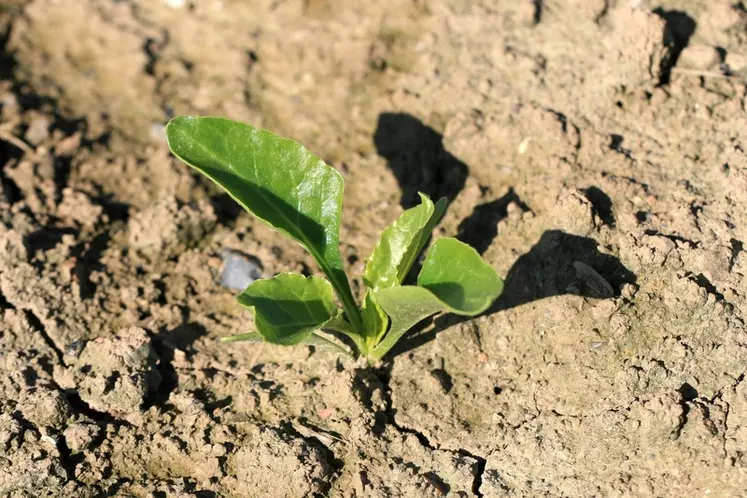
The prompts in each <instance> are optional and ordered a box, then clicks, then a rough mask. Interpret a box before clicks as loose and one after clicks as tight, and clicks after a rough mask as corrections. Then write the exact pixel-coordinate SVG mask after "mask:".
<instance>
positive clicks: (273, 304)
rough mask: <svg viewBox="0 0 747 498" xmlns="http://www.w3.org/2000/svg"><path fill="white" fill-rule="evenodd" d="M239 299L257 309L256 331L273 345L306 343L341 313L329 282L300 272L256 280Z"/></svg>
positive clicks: (249, 306)
mask: <svg viewBox="0 0 747 498" xmlns="http://www.w3.org/2000/svg"><path fill="white" fill-rule="evenodd" d="M237 299H238V301H239V304H241V305H242V306H244V307H247V308H254V323H255V325H256V326H257V332H259V334H260V335H261V336H262V338H263V339H264V340H265V341H266V342H269V343H272V344H282V345H286V346H290V345H294V344H301V343H304V341H307V340H308V339H309V336H310V335H311V333H312V332H313V331H315V330H317V329H320V328H322V327H323V326H324V324H325V323H327V322H328V321H329V320H331V319H333V318H334V317H336V316H337V314H338V312H337V309H336V307H335V303H334V300H333V298H332V286H331V285H330V284H329V282H327V280H325V279H323V278H321V277H308V278H307V277H304V276H303V275H301V274H299V273H281V274H280V275H277V276H275V277H273V278H269V279H263V280H257V281H256V282H254V283H253V284H251V285H250V286H249V287H247V288H246V289H245V290H244V291H243V292H242V293H241V294H239V296H238V298H237Z"/></svg>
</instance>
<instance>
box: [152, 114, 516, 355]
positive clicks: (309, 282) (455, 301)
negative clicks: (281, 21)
mask: <svg viewBox="0 0 747 498" xmlns="http://www.w3.org/2000/svg"><path fill="white" fill-rule="evenodd" d="M166 136H167V138H168V143H169V147H170V148H171V151H172V152H173V153H174V154H175V155H176V156H177V157H178V158H179V159H181V160H182V161H184V162H185V163H186V164H188V165H190V166H192V167H193V168H195V169H197V170H198V171H199V172H200V173H202V174H203V175H205V176H207V177H208V178H210V179H211V180H212V181H213V182H215V183H216V184H217V185H219V186H220V187H222V188H223V189H224V190H225V191H226V192H227V193H228V194H229V195H230V196H231V197H232V198H233V199H234V200H235V201H236V202H238V203H239V204H240V205H241V206H242V207H243V208H244V209H246V210H247V211H248V212H249V213H251V214H253V215H254V216H256V217H257V218H258V219H260V220H261V221H263V222H264V223H266V224H267V225H269V226H270V227H272V228H274V229H275V230H277V231H279V232H281V233H283V234H285V235H286V236H288V237H290V238H291V239H293V240H295V241H296V242H298V243H299V244H301V246H303V247H304V248H305V249H306V250H307V251H308V252H309V253H310V254H311V256H312V257H313V258H314V260H316V262H317V264H318V265H319V268H320V269H321V270H322V272H324V274H325V275H326V277H327V278H326V279H325V278H323V277H318V276H311V277H304V276H303V275H301V274H299V273H281V274H279V275H277V276H275V277H272V278H269V279H262V280H257V281H255V282H254V283H252V284H251V285H249V287H247V288H246V290H244V291H243V292H242V293H241V294H239V296H238V301H239V303H240V304H241V305H242V306H244V307H246V308H253V309H254V324H255V327H256V331H255V332H249V333H247V334H240V335H237V336H233V337H229V338H227V339H226V341H229V342H230V341H239V340H247V341H255V342H268V343H272V344H281V345H286V346H292V345H296V344H312V345H316V346H321V347H327V348H332V349H337V350H340V351H347V349H346V348H345V347H344V346H342V345H341V344H340V343H339V342H338V341H337V340H336V339H335V337H334V335H328V334H325V333H324V331H332V332H336V333H339V334H343V335H345V336H347V337H349V338H350V340H351V341H352V342H353V343H354V344H355V346H356V348H357V349H358V352H359V353H360V354H361V355H362V356H364V357H366V358H367V359H368V360H369V361H377V360H380V359H381V358H382V357H383V356H384V355H385V354H386V353H387V352H389V351H390V350H391V349H392V347H393V346H394V345H395V344H396V343H397V341H398V340H399V339H401V338H402V336H404V335H405V333H406V332H407V331H408V330H409V329H410V328H412V327H413V326H414V325H415V324H417V323H418V322H419V321H421V320H423V319H424V318H427V317H428V316H431V315H433V314H435V313H439V312H442V311H448V312H452V313H457V314H460V315H467V316H474V315H477V314H479V313H482V312H483V311H485V310H486V309H487V308H488V307H489V306H490V305H491V304H492V303H493V301H495V299H496V298H497V297H498V295H499V294H500V293H501V291H502V290H503V282H502V281H501V279H500V278H499V277H498V275H497V274H496V272H495V270H494V269H493V268H492V267H490V266H489V265H488V264H486V263H485V262H484V261H483V260H482V259H481V258H480V255H479V254H478V253H477V251H475V250H474V249H473V248H472V247H470V246H468V245H466V244H464V243H462V242H460V241H458V240H456V239H453V238H442V239H439V240H437V241H436V242H435V243H434V244H433V245H432V247H431V248H430V250H429V251H428V254H427V256H426V258H425V261H424V262H423V265H422V268H421V270H420V273H419V275H418V277H417V285H402V283H403V281H404V280H405V277H406V276H407V275H408V273H409V271H410V269H411V268H412V266H413V264H414V263H415V261H416V260H417V258H418V256H419V254H420V253H421V251H422V250H423V248H424V247H425V244H426V243H427V242H428V240H429V238H430V235H431V232H432V231H433V228H434V227H435V226H436V223H438V221H439V219H440V218H441V216H442V215H443V212H444V210H445V208H446V200H445V199H440V200H439V201H438V202H436V203H434V202H432V201H431V199H429V198H428V196H426V195H423V194H420V198H421V203H420V205H418V206H415V207H413V208H411V209H408V210H406V211H405V212H403V213H402V214H401V215H400V217H399V218H397V220H395V221H394V223H392V224H391V225H390V226H389V227H388V228H386V229H385V230H384V232H383V233H382V234H381V238H380V239H379V242H378V244H377V245H376V247H375V249H374V250H373V253H372V254H371V257H370V258H369V260H368V263H367V264H366V267H365V271H364V273H363V283H364V284H365V286H366V292H365V295H364V296H363V299H362V305H361V306H359V305H358V303H357V302H356V299H355V297H354V296H353V293H352V291H351V288H350V284H349V282H348V278H347V276H346V275H345V270H344V268H343V263H342V258H341V256H340V249H339V232H340V217H341V213H342V191H343V180H342V177H341V176H340V174H339V173H338V172H337V171H335V170H334V169H333V168H331V167H330V166H328V165H326V164H325V163H324V161H322V160H321V159H320V158H318V157H316V156H314V155H313V154H311V153H310V152H309V151H308V150H306V148H304V147H303V146H302V145H300V144H298V143H296V142H294V141H292V140H288V139H285V138H282V137H279V136H277V135H274V134H272V133H271V132H269V131H267V130H262V129H258V128H254V127H252V126H249V125H246V124H243V123H238V122H235V121H230V120H227V119H222V118H211V117H204V118H196V117H188V116H183V117H177V118H174V119H172V120H171V121H170V122H169V124H168V126H167V127H166ZM334 294H337V297H338V299H339V302H340V304H341V305H342V309H338V307H337V305H336V303H335V299H334Z"/></svg>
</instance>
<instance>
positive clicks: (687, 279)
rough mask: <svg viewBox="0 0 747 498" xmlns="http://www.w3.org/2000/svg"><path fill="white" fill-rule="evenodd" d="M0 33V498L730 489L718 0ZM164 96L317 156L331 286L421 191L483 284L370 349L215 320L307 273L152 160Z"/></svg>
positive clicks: (744, 282)
mask: <svg viewBox="0 0 747 498" xmlns="http://www.w3.org/2000/svg"><path fill="white" fill-rule="evenodd" d="M0 33H2V36H1V37H0V47H1V48H2V50H1V51H0V165H2V170H1V174H0V315H1V316H2V319H1V320H0V374H1V375H0V495H1V496H9V497H37V496H69V497H95V496H121V497H125V496H127V497H129V496H135V497H161V496H174V497H202V498H207V497H212V496H228V497H231V496H233V497H246V496H257V497H265V496H273V497H301V496H335V497H337V496H339V497H364V496H365V497H419V496H423V497H432V496H442V495H447V496H462V497H470V496H478V497H479V496H482V497H501V496H547V497H550V496H588V497H591V496H641V497H645V496H662V497H664V496H701V495H706V494H707V495H710V496H719V497H732V496H734V497H736V496H747V493H746V492H745V489H747V379H745V372H747V328H746V327H745V317H747V278H746V275H747V253H745V250H744V243H745V241H747V207H745V206H747V202H745V201H746V200H747V155H746V152H745V151H746V150H747V135H746V134H745V133H746V132H745V130H747V86H746V84H747V81H746V78H747V58H746V57H745V53H747V10H745V5H744V3H743V2H727V1H709V0H689V1H688V0H660V1H655V0H593V1H581V0H574V1H560V0H538V1H530V0H526V1H515V2H513V1H500V2H498V1H497V2H486V1H464V0H435V1H429V2H424V1H413V0H386V1H383V2H349V1H346V0H334V1H333V0H327V1H325V0H305V1H300V0H288V1H277V0H273V1H270V0H259V1H253V2H241V1H236V0H223V1H207V0H205V1H187V2H182V1H173V0H171V1H156V0H154V1H147V2H146V1H108V0H33V1H24V0H0ZM186 113H191V114H201V115H220V116H226V117H229V118H233V119H238V120H243V121H246V122H250V123H253V124H255V125H259V126H263V127H267V128H270V129H272V130H274V131H275V132H277V133H279V134H282V135H286V136H290V137H293V138H295V139H297V140H299V141H301V142H303V143H304V144H305V145H307V146H308V147H309V148H310V149H311V150H312V151H314V152H315V153H317V154H319V155H320V156H322V157H323V158H324V159H325V160H327V161H328V162H329V164H331V165H332V166H334V167H335V168H337V169H338V170H339V171H340V172H341V173H342V174H343V176H344V177H345V180H346V192H345V199H344V200H345V209H344V214H343V228H342V234H341V240H342V241H344V245H343V246H342V250H343V255H344V256H345V258H346V260H347V262H348V267H349V269H350V271H351V272H352V274H354V275H355V276H356V278H357V277H358V276H359V275H360V273H361V271H362V268H363V264H364V263H365V260H366V258H367V257H368V255H369V253H370V251H371V249H372V247H373V245H374V244H375V242H376V237H377V236H378V234H379V233H380V231H381V230H382V229H383V228H384V227H385V226H386V225H387V224H388V223H389V222H390V221H391V220H393V219H394V218H395V217H396V216H397V215H398V214H399V213H400V212H401V211H402V209H403V208H406V207H409V206H411V205H412V204H413V202H415V199H417V192H418V191H423V192H427V193H429V194H431V195H433V196H440V195H444V196H447V197H448V198H449V199H450V201H451V202H450V206H449V210H448V212H447V215H446V217H445V219H444V220H443V221H442V223H441V224H440V225H439V227H438V229H437V233H436V235H437V236H457V237H459V238H460V239H462V240H464V241H467V242H469V243H470V244H472V245H474V246H475V247H476V248H477V249H478V250H479V251H480V252H481V253H482V254H483V256H484V258H485V259H486V260H487V261H488V262H489V263H490V264H492V265H493V266H494V267H495V268H496V269H497V270H498V271H499V273H500V274H501V275H502V276H503V277H504V278H505V281H506V290H505V293H504V295H503V296H502V297H501V298H500V299H499V300H498V302H497V303H496V304H495V306H493V308H492V309H490V310H489V312H488V313H486V314H484V315H483V316H480V317H478V318H476V319H472V320H461V319H459V318H457V317H453V316H440V317H435V318H434V319H433V320H430V321H428V322H427V323H425V324H423V325H422V326H420V327H419V329H418V330H417V331H416V332H415V333H413V334H412V335H411V336H409V337H408V338H407V339H406V340H405V341H403V343H402V344H401V345H400V346H398V347H397V349H396V350H395V351H394V354H393V355H391V356H389V357H388V358H387V359H386V360H385V361H384V362H383V363H382V364H381V365H377V366H375V367H366V366H363V365H361V364H360V363H355V362H354V361H351V360H348V359H344V358H339V357H337V356H335V355H333V354H332V353H328V352H322V351H315V350H313V349H310V348H295V349H282V348H277V347H272V346H268V345H264V346H257V345H251V344H240V343H239V344H234V345H230V346H229V345H223V344H219V343H218V342H217V339H218V338H220V337H225V336H228V335H232V334H237V333H242V332H247V331H249V330H251V329H252V324H251V320H252V319H251V315H250V313H248V312H246V311H244V310H242V309H241V308H240V307H239V306H238V305H237V304H236V302H235V300H234V294H235V290H233V289H231V288H229V287H231V286H235V284H230V282H236V281H239V282H245V281H247V279H249V281H250V280H251V279H255V278H257V277H259V276H272V275H273V274H275V273H278V272H281V271H301V272H305V273H311V272H315V271H316V268H315V266H314V264H313V261H311V260H310V259H309V258H308V256H307V255H305V254H304V252H303V251H302V250H301V249H300V248H299V247H298V246H296V245H294V244H292V243H289V242H288V241H287V240H285V239H283V238H282V237H281V236H279V235H277V234H275V233H273V232H272V231H270V230H269V229H267V228H266V227H264V226H263V225H261V224H258V223H256V222H255V221H254V220H253V219H251V218H250V217H249V216H248V215H247V214H245V213H243V212H241V211H240V209H238V208H237V206H236V205H235V204H234V203H233V202H232V201H231V200H230V199H228V198H227V196H225V195H224V194H221V193H220V192H219V191H218V190H217V189H216V188H215V187H213V186H212V185H210V184H209V182H207V181H205V180H204V179H202V178H200V177H199V176H197V175H196V174H194V173H192V172H191V171H190V170H189V169H188V168H186V167H185V166H183V165H182V164H180V163H178V161H176V160H175V159H174V158H172V157H171V156H170V155H169V153H168V149H167V147H166V144H165V135H164V123H165V122H166V121H167V120H168V119H169V118H170V117H171V116H174V115H179V114H186ZM229 259H230V261H229ZM226 265H229V266H228V268H229V269H231V271H234V270H233V269H236V270H235V271H237V272H239V273H238V274H237V275H234V276H226V268H225V266H226ZM229 277H230V278H229ZM354 287H356V288H359V284H358V283H357V282H354Z"/></svg>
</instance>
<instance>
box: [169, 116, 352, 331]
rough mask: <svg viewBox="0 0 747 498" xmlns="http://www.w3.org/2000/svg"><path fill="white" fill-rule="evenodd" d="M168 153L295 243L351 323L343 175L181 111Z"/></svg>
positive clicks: (251, 132) (249, 133)
mask: <svg viewBox="0 0 747 498" xmlns="http://www.w3.org/2000/svg"><path fill="white" fill-rule="evenodd" d="M166 137H167V139H168V143H169V147H170V148H171V151H172V152H173V153H174V154H175V155H176V156H177V157H178V158H179V159H181V160H182V161H184V162H185V163H187V164H188V165H190V166H192V167H193V168H195V169H197V170H198V171H200V172H201V173H202V174H204V175H205V176H207V177H208V178H210V179H211V180H212V181H214V182H215V183H217V184H218V185H219V186H221V187H222V188H223V189H224V190H225V191H226V192H228V194H229V195H230V196H231V197H233V199H234V200H235V201H236V202H238V203H239V204H240V205H241V206H242V207H243V208H244V209H246V210H247V211H249V212H250V213H252V214H254V215H255V216H256V217H257V218H259V219H260V220H262V221H263V222H265V223H267V224H268V225H270V226H271V227H273V228H275V229H276V230H278V231H280V232H282V233H284V234H286V235H287V236H289V237H291V238H292V239H294V240H296V241H297V242H298V243H300V244H301V245H302V246H303V247H304V248H306V250H307V251H309V253H310V254H311V255H312V256H313V257H314V259H315V260H316V261H317V263H318V264H319V266H320V268H321V269H322V271H324V273H325V274H327V276H328V277H329V279H330V281H331V282H332V285H333V286H334V288H335V290H336V291H337V293H338V295H339V296H340V299H341V300H342V302H343V305H344V307H345V312H346V313H347V314H348V315H349V316H348V319H349V320H351V322H352V323H353V325H356V326H358V325H360V315H359V312H358V308H357V305H356V304H355V299H354V298H353V294H352V292H351V291H350V285H349V283H348V280H347V277H346V276H345V272H344V269H343V264H342V259H341V257H340V248H339V232H340V216H341V210H342V190H343V180H342V177H341V176H340V174H339V173H338V172H337V171H335V170H334V169H333V168H331V167H329V166H327V165H326V164H324V162H323V161H322V160H321V159H320V158H318V157H316V156H314V155H313V154H311V153H310V152H309V151H308V150H307V149H306V148H304V147H303V146H302V145H300V144H298V143H296V142H294V141H292V140H288V139H285V138H281V137H279V136H277V135H274V134H273V133H271V132H269V131H267V130H261V129H258V128H254V127H252V126H249V125H246V124H243V123H239V122H236V121H230V120H228V119H223V118H210V117H205V118H196V117H191V116H180V117H177V118H174V119H172V120H171V121H170V122H169V124H168V125H167V126H166Z"/></svg>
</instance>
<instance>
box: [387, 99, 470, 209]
mask: <svg viewBox="0 0 747 498" xmlns="http://www.w3.org/2000/svg"><path fill="white" fill-rule="evenodd" d="M373 142H374V145H375V147H376V152H377V153H378V154H379V156H381V157H383V158H384V159H386V160H387V166H388V167H389V169H390V170H392V173H394V176H395V177H396V178H397V182H399V186H400V189H401V190H402V197H401V198H400V205H401V206H402V207H403V208H405V209H408V208H411V207H413V206H416V205H418V204H420V198H419V197H418V192H423V193H425V194H428V196H429V197H430V198H431V199H439V198H441V197H446V198H447V200H448V201H449V202H451V201H452V200H454V197H456V195H457V194H458V193H459V192H461V191H462V189H463V188H464V184H465V182H466V180H467V174H468V172H469V169H468V168H467V165H466V164H464V163H463V162H462V161H460V160H459V159H457V158H456V157H454V156H453V155H451V154H450V153H449V152H448V151H447V150H446V149H445V148H444V146H443V136H442V135H441V134H440V133H438V132H437V131H436V130H434V129H433V128H431V127H430V126H427V125H425V124H424V123H422V122H421V121H420V120H419V119H417V118H416V117H414V116H412V115H410V114H407V113H401V112H384V113H381V114H379V119H378V123H377V125H376V131H375V133H374V137H373Z"/></svg>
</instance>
